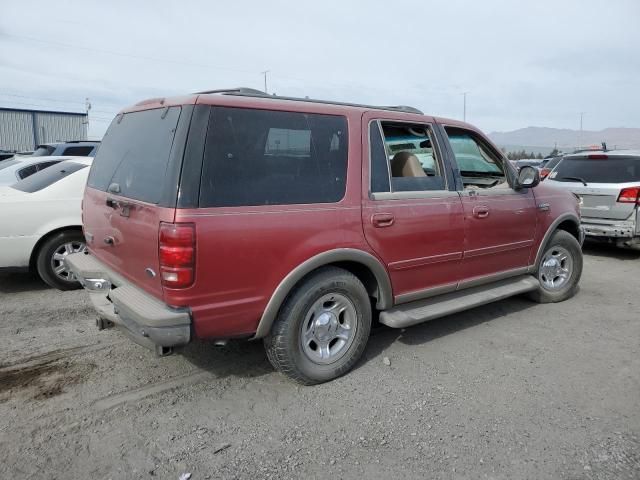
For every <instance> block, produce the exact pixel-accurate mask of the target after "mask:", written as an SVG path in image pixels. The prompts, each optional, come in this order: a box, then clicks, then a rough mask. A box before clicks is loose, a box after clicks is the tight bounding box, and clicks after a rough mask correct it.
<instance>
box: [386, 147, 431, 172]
mask: <svg viewBox="0 0 640 480" xmlns="http://www.w3.org/2000/svg"><path fill="white" fill-rule="evenodd" d="M391 176H393V177H426V176H427V174H426V173H424V170H423V169H422V165H420V160H418V157H416V156H415V155H413V154H412V153H409V152H398V153H396V154H395V155H394V156H393V158H392V159H391Z"/></svg>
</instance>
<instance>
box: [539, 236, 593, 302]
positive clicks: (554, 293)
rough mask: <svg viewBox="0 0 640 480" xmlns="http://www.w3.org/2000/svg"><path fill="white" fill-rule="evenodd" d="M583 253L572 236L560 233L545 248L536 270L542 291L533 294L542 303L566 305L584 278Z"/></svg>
mask: <svg viewBox="0 0 640 480" xmlns="http://www.w3.org/2000/svg"><path fill="white" fill-rule="evenodd" d="M582 264H583V262H582V249H581V248H580V243H579V242H578V240H576V238H575V237H574V236H573V235H571V234H570V233H569V232H566V231H564V230H557V231H556V232H555V233H554V234H553V235H552V236H551V238H550V239H549V242H548V243H547V244H546V245H545V247H544V253H543V254H542V258H541V259H540V263H539V264H538V266H537V268H536V273H535V275H536V278H537V279H538V280H539V281H540V288H539V289H538V290H536V291H534V292H531V293H530V294H529V298H531V299H532V300H533V301H535V302H538V303H555V302H562V301H564V300H567V299H568V298H571V297H573V296H574V295H575V294H576V292H577V291H578V282H579V281H580V277H581V275H582Z"/></svg>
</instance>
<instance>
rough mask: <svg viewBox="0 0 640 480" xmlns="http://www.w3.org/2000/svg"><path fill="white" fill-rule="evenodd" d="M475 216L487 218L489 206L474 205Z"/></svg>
mask: <svg viewBox="0 0 640 480" xmlns="http://www.w3.org/2000/svg"><path fill="white" fill-rule="evenodd" d="M473 216H474V217H476V218H487V217H488V216H489V207H487V206H486V205H478V206H477V207H473Z"/></svg>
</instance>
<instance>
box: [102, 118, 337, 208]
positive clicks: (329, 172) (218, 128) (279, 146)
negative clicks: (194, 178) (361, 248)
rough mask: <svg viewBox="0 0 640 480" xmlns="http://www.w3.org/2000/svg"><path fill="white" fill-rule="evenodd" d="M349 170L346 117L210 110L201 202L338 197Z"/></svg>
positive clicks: (230, 203)
mask: <svg viewBox="0 0 640 480" xmlns="http://www.w3.org/2000/svg"><path fill="white" fill-rule="evenodd" d="M102 148H103V147H101V149H102ZM346 175H347V121H346V119H345V118H344V117H340V116H333V115H319V114H307V113H294V112H276V111H269V110H252V109H243V108H226V107H214V108H212V110H211V116H210V120H209V130H208V133H207V141H206V146H205V156H204V164H203V168H202V178H201V185H200V206H201V207H229V206H250V205H286V204H310V203H332V202H338V201H339V200H341V199H342V197H343V196H344V194H345V185H346Z"/></svg>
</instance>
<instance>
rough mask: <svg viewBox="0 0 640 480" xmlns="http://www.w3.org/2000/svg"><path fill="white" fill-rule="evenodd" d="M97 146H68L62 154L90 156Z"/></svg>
mask: <svg viewBox="0 0 640 480" xmlns="http://www.w3.org/2000/svg"><path fill="white" fill-rule="evenodd" d="M94 148H95V147H94V146H93V145H89V146H84V147H67V148H65V149H64V152H62V155H70V156H72V157H88V156H89V154H90V153H91V152H92V151H93V149H94Z"/></svg>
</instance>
